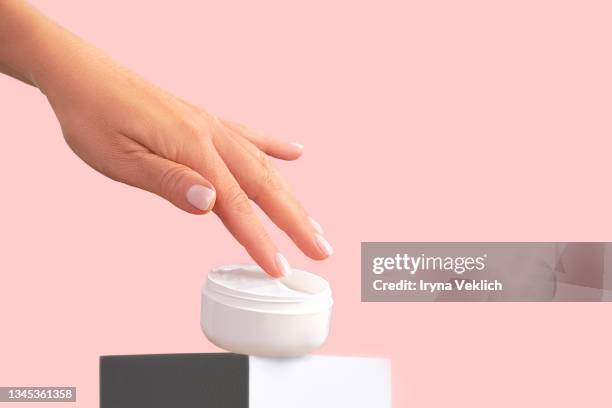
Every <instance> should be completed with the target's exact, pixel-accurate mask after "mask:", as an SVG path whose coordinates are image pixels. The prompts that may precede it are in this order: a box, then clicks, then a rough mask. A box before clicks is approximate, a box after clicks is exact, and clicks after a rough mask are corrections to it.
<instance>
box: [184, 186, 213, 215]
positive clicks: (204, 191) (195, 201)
mask: <svg viewBox="0 0 612 408" xmlns="http://www.w3.org/2000/svg"><path fill="white" fill-rule="evenodd" d="M215 195H216V193H215V190H213V189H210V188H208V187H204V186H200V185H198V184H196V185H194V186H191V187H190V188H189V190H187V201H189V204H191V205H193V206H194V207H195V208H197V209H198V210H202V211H207V210H209V209H210V206H211V205H212V203H213V202H214V201H215Z"/></svg>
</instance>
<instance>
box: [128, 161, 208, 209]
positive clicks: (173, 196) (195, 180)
mask: <svg viewBox="0 0 612 408" xmlns="http://www.w3.org/2000/svg"><path fill="white" fill-rule="evenodd" d="M137 161H138V164H137V166H135V168H133V170H134V171H127V172H126V173H124V174H123V176H122V177H121V178H122V179H123V180H121V181H123V182H125V183H127V184H130V185H132V186H134V187H138V188H141V189H143V190H147V191H150V192H152V193H154V194H157V195H159V196H161V197H163V198H165V199H166V200H168V201H170V202H171V203H172V204H174V205H175V206H177V207H178V208H180V209H182V210H184V211H187V212H189V213H191V214H204V213H207V212H209V211H210V210H212V208H213V206H214V204H215V199H216V196H217V194H216V192H215V188H214V187H213V185H212V184H211V183H210V182H209V181H208V180H206V179H205V178H204V177H202V176H201V175H200V174H199V173H197V172H196V171H194V170H193V169H191V168H189V167H187V166H184V165H182V164H179V163H175V162H173V161H171V160H168V159H165V158H163V157H160V156H157V155H155V154H152V153H145V154H142V155H139V157H138V159H137ZM130 170H132V169H130Z"/></svg>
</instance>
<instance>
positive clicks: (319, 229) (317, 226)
mask: <svg viewBox="0 0 612 408" xmlns="http://www.w3.org/2000/svg"><path fill="white" fill-rule="evenodd" d="M308 221H310V225H312V228H314V230H315V231H317V232H318V233H319V234H325V231H323V227H322V226H321V224H319V223H318V222H317V221H315V219H314V218H312V217H308Z"/></svg>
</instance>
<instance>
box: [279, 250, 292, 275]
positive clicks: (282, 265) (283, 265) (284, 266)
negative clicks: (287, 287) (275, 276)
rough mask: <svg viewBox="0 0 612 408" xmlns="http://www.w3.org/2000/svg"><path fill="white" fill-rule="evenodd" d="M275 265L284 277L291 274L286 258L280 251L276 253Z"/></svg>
mask: <svg viewBox="0 0 612 408" xmlns="http://www.w3.org/2000/svg"><path fill="white" fill-rule="evenodd" d="M276 267H277V268H278V269H279V270H280V271H281V273H282V274H283V276H284V277H289V276H291V275H292V274H293V271H292V270H291V266H290V265H289V262H287V258H285V257H284V256H283V254H281V253H280V252H279V253H277V254H276Z"/></svg>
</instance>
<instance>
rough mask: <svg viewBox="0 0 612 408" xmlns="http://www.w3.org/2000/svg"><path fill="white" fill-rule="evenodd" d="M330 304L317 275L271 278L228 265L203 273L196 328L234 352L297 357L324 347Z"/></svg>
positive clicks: (325, 286)
mask: <svg viewBox="0 0 612 408" xmlns="http://www.w3.org/2000/svg"><path fill="white" fill-rule="evenodd" d="M332 305H333V300H332V294H331V289H330V287H329V283H327V281H326V280H325V279H323V278H321V277H320V276H317V275H314V274H312V273H309V272H305V271H301V270H297V269H293V274H292V275H291V276H290V277H286V278H282V279H274V278H271V277H270V276H268V275H267V274H266V273H265V272H264V271H263V270H262V269H261V268H259V267H258V266H256V265H228V266H223V267H220V268H216V269H213V270H211V271H210V272H209V273H208V278H207V280H206V284H205V285H204V288H203V289H202V315H201V326H202V331H203V332H204V334H205V335H206V337H207V338H208V339H209V340H210V341H211V342H212V343H214V344H215V345H217V346H219V347H221V348H223V349H225V350H228V351H231V352H234V353H239V354H248V355H255V356H265V357H298V356H302V355H305V354H309V353H311V352H313V351H314V350H316V349H318V348H319V347H320V346H321V345H323V343H325V340H326V339H327V336H328V334H329V327H330V322H331V311H332Z"/></svg>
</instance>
